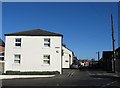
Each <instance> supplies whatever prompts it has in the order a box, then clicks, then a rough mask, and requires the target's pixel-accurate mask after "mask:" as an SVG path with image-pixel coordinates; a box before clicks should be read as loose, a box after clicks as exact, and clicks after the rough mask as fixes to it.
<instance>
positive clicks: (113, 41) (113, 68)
mask: <svg viewBox="0 0 120 88" xmlns="http://www.w3.org/2000/svg"><path fill="white" fill-rule="evenodd" d="M111 26H112V47H113V56H112V71H113V72H115V39H114V24H113V17H112V14H111Z"/></svg>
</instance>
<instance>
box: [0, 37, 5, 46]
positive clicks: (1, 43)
mask: <svg viewBox="0 0 120 88" xmlns="http://www.w3.org/2000/svg"><path fill="white" fill-rule="evenodd" d="M0 46H5V43H4V42H3V40H2V39H1V38H0Z"/></svg>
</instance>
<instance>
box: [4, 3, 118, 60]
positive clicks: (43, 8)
mask: <svg viewBox="0 0 120 88" xmlns="http://www.w3.org/2000/svg"><path fill="white" fill-rule="evenodd" d="M111 14H112V15H113V18H114V29H115V40H116V41H115V47H116V48H117V47H118V3H117V2H16V3H15V2H3V3H2V38H3V40H4V41H5V37H4V34H6V33H12V32H19V31H24V30H32V29H38V28H39V29H43V30H47V31H51V32H55V33H59V34H63V43H64V44H65V45H66V46H67V47H68V48H69V49H71V50H72V51H73V52H74V53H75V55H76V56H77V57H78V59H92V58H97V53H96V52H98V51H100V55H101V56H102V51H106V50H112V37H111V19H110V15H111Z"/></svg>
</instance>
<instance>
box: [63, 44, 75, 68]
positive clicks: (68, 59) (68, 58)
mask: <svg viewBox="0 0 120 88" xmlns="http://www.w3.org/2000/svg"><path fill="white" fill-rule="evenodd" d="M72 63H73V52H72V51H71V50H69V49H68V48H67V47H66V46H64V45H63V46H62V68H70V66H71V65H72Z"/></svg>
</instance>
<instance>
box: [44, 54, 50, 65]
mask: <svg viewBox="0 0 120 88" xmlns="http://www.w3.org/2000/svg"><path fill="white" fill-rule="evenodd" d="M46 57H47V58H46ZM45 61H48V63H45ZM43 64H44V65H50V55H49V54H44V55H43Z"/></svg>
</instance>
